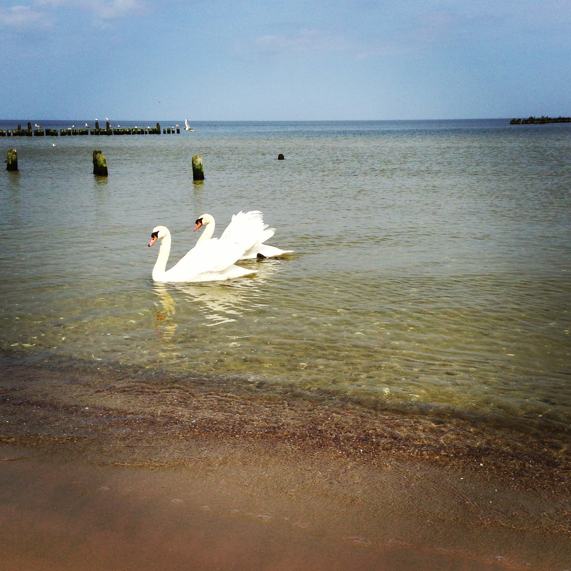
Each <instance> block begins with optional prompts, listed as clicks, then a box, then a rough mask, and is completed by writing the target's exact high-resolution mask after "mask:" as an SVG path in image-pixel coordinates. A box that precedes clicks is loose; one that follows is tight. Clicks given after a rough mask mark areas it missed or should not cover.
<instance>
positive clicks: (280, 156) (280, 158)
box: [278, 153, 285, 161]
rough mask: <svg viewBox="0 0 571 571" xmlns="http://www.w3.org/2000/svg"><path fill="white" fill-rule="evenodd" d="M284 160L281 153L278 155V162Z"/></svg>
mask: <svg viewBox="0 0 571 571" xmlns="http://www.w3.org/2000/svg"><path fill="white" fill-rule="evenodd" d="M284 159H285V157H284V156H283V154H282V153H280V154H279V155H278V161H283V160H284Z"/></svg>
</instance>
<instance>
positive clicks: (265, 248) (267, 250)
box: [240, 244, 294, 260]
mask: <svg viewBox="0 0 571 571" xmlns="http://www.w3.org/2000/svg"><path fill="white" fill-rule="evenodd" d="M293 253H294V252H293V250H282V249H280V248H276V247H275V246H270V245H268V244H256V245H255V246H254V247H253V248H250V250H248V251H247V252H246V253H245V254H244V255H243V256H242V257H241V258H240V259H241V260H256V259H257V260H263V259H264V258H279V257H280V256H287V255H288V254H293Z"/></svg>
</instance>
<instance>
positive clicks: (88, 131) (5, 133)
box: [0, 121, 180, 137]
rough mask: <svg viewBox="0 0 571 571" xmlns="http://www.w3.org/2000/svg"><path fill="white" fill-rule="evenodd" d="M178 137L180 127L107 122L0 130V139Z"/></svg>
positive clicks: (20, 126)
mask: <svg viewBox="0 0 571 571" xmlns="http://www.w3.org/2000/svg"><path fill="white" fill-rule="evenodd" d="M161 134H163V135H179V134H180V126H179V125H174V126H171V127H161V125H160V123H156V124H155V126H154V127H138V126H135V127H120V126H116V127H114V126H113V125H111V123H110V122H109V121H106V122H105V127H103V128H101V126H100V125H99V121H95V124H94V126H93V127H89V126H83V127H76V126H75V125H72V126H71V127H67V128H60V129H53V128H52V129H50V128H44V127H41V126H40V125H35V126H34V128H32V123H30V122H29V123H28V125H27V128H24V129H22V125H21V124H18V125H17V126H16V128H14V129H0V137H74V136H81V135H96V136H111V135H161Z"/></svg>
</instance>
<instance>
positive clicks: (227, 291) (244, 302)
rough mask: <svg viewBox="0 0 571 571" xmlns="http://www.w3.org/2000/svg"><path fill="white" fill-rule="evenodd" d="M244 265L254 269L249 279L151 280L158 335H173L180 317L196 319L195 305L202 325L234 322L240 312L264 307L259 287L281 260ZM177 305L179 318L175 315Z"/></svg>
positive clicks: (260, 287)
mask: <svg viewBox="0 0 571 571" xmlns="http://www.w3.org/2000/svg"><path fill="white" fill-rule="evenodd" d="M248 265H249V266H252V267H255V269H256V271H257V273H256V275H255V276H254V277H252V278H247V279H241V280H234V281H227V282H211V283H203V284H194V283H154V284H153V291H154V293H155V294H156V296H157V297H158V301H159V303H158V305H157V309H156V311H155V325H156V328H157V331H158V332H159V333H160V335H161V336H162V337H163V338H165V339H166V340H171V339H172V338H174V336H175V333H176V328H177V325H178V323H179V322H180V323H182V320H183V319H184V317H192V318H194V319H196V314H194V312H193V309H194V308H198V310H199V311H200V314H201V315H202V317H203V318H204V320H205V321H204V323H203V325H206V326H207V327H212V326H216V325H223V324H224V323H230V322H232V321H236V319H237V318H238V317H240V316H241V315H243V314H244V313H246V312H248V311H253V310H255V309H256V308H258V307H262V306H264V305H265V296H264V295H263V290H262V286H263V285H264V284H265V283H266V282H267V280H268V278H269V277H270V276H271V275H272V274H274V273H276V272H277V271H278V269H279V267H280V265H281V262H280V261H279V260H265V261H264V262H261V263H257V264H248ZM177 307H178V309H179V317H181V318H182V319H180V320H179V319H177V318H176V313H177Z"/></svg>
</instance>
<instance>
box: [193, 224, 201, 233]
mask: <svg viewBox="0 0 571 571" xmlns="http://www.w3.org/2000/svg"><path fill="white" fill-rule="evenodd" d="M202 226H203V224H202V222H200V221H198V222H196V224H195V225H194V230H193V232H198V231H199V230H200V229H201V228H202Z"/></svg>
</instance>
